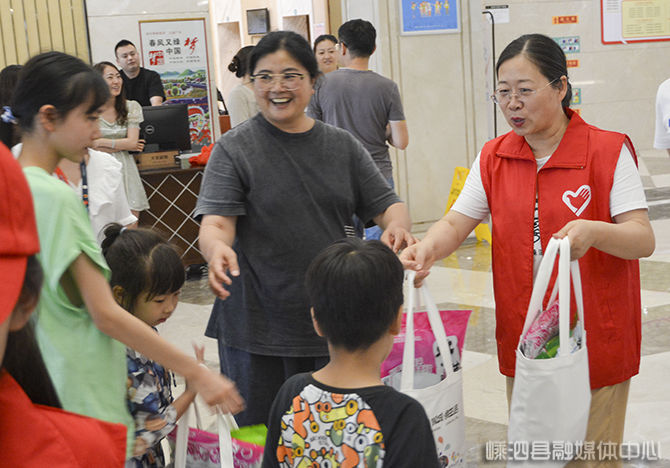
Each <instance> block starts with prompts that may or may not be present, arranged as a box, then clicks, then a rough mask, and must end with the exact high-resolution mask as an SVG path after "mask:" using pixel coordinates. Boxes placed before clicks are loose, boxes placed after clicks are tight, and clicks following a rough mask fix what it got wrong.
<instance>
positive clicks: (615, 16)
mask: <svg viewBox="0 0 670 468" xmlns="http://www.w3.org/2000/svg"><path fill="white" fill-rule="evenodd" d="M600 19H601V27H602V29H601V30H602V42H603V44H625V43H628V42H653V41H669V40H670V2H669V1H667V0H600Z"/></svg>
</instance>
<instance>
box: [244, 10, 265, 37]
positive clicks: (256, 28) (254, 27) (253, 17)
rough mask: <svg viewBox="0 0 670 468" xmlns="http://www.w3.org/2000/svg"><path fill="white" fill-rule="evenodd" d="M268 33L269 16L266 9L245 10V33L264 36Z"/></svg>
mask: <svg viewBox="0 0 670 468" xmlns="http://www.w3.org/2000/svg"><path fill="white" fill-rule="evenodd" d="M269 31H270V14H269V13H268V9H267V8H258V9H256V10H247V32H248V33H249V34H265V33H267V32H269Z"/></svg>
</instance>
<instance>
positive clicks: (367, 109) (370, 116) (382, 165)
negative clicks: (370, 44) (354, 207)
mask: <svg viewBox="0 0 670 468" xmlns="http://www.w3.org/2000/svg"><path fill="white" fill-rule="evenodd" d="M307 114H308V115H309V116H310V117H313V118H315V119H319V120H322V121H324V122H326V123H329V124H331V125H334V126H336V127H339V128H343V129H345V130H348V131H349V132H351V134H352V135H354V136H355V137H356V138H358V140H359V141H360V142H361V143H363V146H365V149H367V150H368V152H369V153H370V155H371V156H372V159H374V161H375V163H377V167H379V170H380V171H381V172H382V174H383V175H384V177H386V178H387V179H390V178H391V177H392V176H393V167H392V166H391V158H390V157H389V150H388V146H387V145H386V125H387V124H388V123H389V121H391V120H394V121H399V120H405V114H404V113H403V109H402V101H401V100H400V92H399V91H398V86H397V85H396V84H395V83H394V82H393V81H391V80H389V79H388V78H385V77H383V76H381V75H379V74H377V73H375V72H373V71H371V70H352V69H349V68H341V69H339V70H335V71H333V72H331V73H328V74H327V75H326V76H324V77H322V78H321V79H320V80H319V83H318V84H317V86H316V91H315V92H314V96H313V97H312V100H311V102H310V104H309V107H308V109H307Z"/></svg>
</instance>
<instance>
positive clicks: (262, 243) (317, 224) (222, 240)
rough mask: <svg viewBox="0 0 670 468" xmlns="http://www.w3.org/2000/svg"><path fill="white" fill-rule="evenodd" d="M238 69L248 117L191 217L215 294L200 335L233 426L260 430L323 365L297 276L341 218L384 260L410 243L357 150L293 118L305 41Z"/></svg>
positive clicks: (329, 131) (218, 156)
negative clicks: (228, 388)
mask: <svg viewBox="0 0 670 468" xmlns="http://www.w3.org/2000/svg"><path fill="white" fill-rule="evenodd" d="M249 67H250V71H251V78H252V80H253V87H254V93H255V95H256V101H257V102H258V105H259V108H260V113H259V114H258V115H256V116H255V117H253V118H252V119H250V120H248V121H246V122H244V123H242V124H241V125H239V126H238V127H236V128H234V129H232V130H230V131H229V132H227V133H226V134H224V135H223V137H222V138H221V139H220V140H219V141H218V142H217V143H216V145H215V147H214V150H213V152H212V156H211V159H210V161H209V163H208V165H207V169H206V170H205V177H204V180H203V184H202V188H201V190H200V196H199V198H198V204H197V207H196V210H195V216H197V217H202V225H201V228H200V247H201V250H202V252H203V254H204V256H205V258H206V259H207V261H208V263H209V282H210V286H211V288H212V290H213V291H214V293H215V294H216V295H217V296H218V298H217V299H216V302H215V304H214V308H213V311H212V315H211V318H210V322H209V325H208V328H207V332H206V334H207V335H208V336H211V337H214V338H217V339H218V341H219V357H220V360H221V370H222V372H224V373H225V374H226V375H227V376H229V377H230V378H232V379H233V380H234V381H235V382H236V384H237V385H238V388H239V389H240V392H241V393H242V395H243V397H244V398H245V400H246V402H247V409H246V411H244V412H243V413H241V414H240V415H238V423H239V424H240V425H249V424H257V423H265V422H266V420H267V416H268V414H269V410H270V405H271V403H272V400H273V399H274V397H275V394H276V393H277V391H278V389H279V387H280V386H281V384H282V383H283V382H284V381H285V380H286V379H287V378H288V377H290V376H291V375H293V374H296V373H299V372H307V371H311V370H315V369H317V368H318V367H320V366H322V365H324V364H326V362H327V360H328V349H327V347H326V343H325V341H324V340H323V339H321V338H319V337H318V336H317V335H316V333H315V332H314V330H313V329H312V323H311V319H310V313H309V303H308V301H307V297H306V294H305V291H304V286H303V284H304V275H305V271H306V270H307V266H308V265H309V263H310V261H311V260H312V259H313V258H314V257H315V256H316V254H317V253H318V252H319V251H320V250H322V249H323V248H325V247H326V246H327V245H329V244H330V243H332V242H333V241H335V240H337V239H341V238H343V237H346V235H347V226H348V225H349V224H350V220H351V217H352V215H353V214H356V215H357V216H358V217H360V218H361V219H363V220H365V221H366V222H367V221H370V220H374V222H375V223H377V224H379V225H380V226H383V227H385V228H386V231H385V233H384V236H383V237H382V241H383V242H385V243H386V244H387V245H389V246H390V247H392V248H393V249H394V250H396V251H397V250H398V249H399V248H401V247H403V246H405V245H407V244H411V243H413V242H414V239H413V237H412V236H411V234H410V233H409V229H410V225H411V223H410V219H409V214H408V212H407V208H406V206H405V204H404V203H402V202H401V201H400V199H399V198H398V197H397V195H396V194H395V193H394V192H393V190H392V189H391V188H390V187H389V186H388V183H387V182H386V181H385V180H384V178H383V176H382V175H381V173H380V172H379V170H378V169H377V167H376V166H375V164H374V162H373V161H372V158H371V157H370V155H369V154H368V153H367V151H365V149H364V148H363V147H362V145H361V144H360V143H359V142H358V141H357V140H355V139H354V138H353V137H352V136H351V135H350V134H349V133H347V132H346V131H344V130H340V129H336V128H334V127H331V126H329V125H326V124H323V123H321V122H317V121H314V120H313V119H311V118H309V117H307V116H306V115H305V108H306V107H307V104H308V103H309V100H310V98H311V96H312V94H313V85H314V82H315V79H316V77H317V74H318V66H317V63H316V60H315V58H314V54H313V53H312V51H311V49H310V46H309V44H308V43H307V41H305V40H304V39H303V38H302V37H301V36H299V35H298V34H295V33H293V32H288V31H278V32H273V33H270V34H268V35H266V36H265V37H264V38H263V39H262V40H261V41H260V42H259V43H258V44H257V45H256V46H255V48H254V50H253V51H252V53H251V56H250V60H249Z"/></svg>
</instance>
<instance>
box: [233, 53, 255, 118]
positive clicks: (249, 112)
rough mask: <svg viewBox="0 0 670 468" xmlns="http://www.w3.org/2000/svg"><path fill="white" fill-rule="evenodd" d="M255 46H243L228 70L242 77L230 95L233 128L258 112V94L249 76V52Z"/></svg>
mask: <svg viewBox="0 0 670 468" xmlns="http://www.w3.org/2000/svg"><path fill="white" fill-rule="evenodd" d="M253 48H254V46H245V47H242V48H241V49H240V50H238V51H237V53H236V54H235V57H233V59H232V60H231V61H230V63H229V64H228V70H230V71H231V72H233V73H235V76H236V77H238V78H241V79H242V82H241V83H240V84H238V85H237V86H235V87H234V88H233V90H232V91H231V92H230V95H229V96H228V113H229V114H230V126H231V128H232V127H236V126H238V125H239V124H241V123H242V122H244V121H245V120H249V119H250V118H252V117H253V116H254V115H256V114H258V104H256V96H255V95H254V91H253V85H252V84H251V77H250V76H249V54H250V53H251V51H252V50H253Z"/></svg>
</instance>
